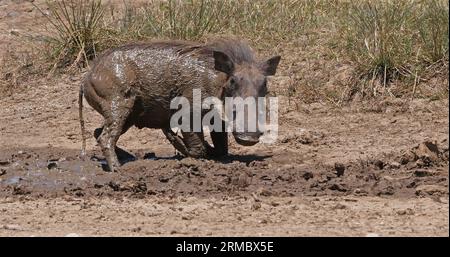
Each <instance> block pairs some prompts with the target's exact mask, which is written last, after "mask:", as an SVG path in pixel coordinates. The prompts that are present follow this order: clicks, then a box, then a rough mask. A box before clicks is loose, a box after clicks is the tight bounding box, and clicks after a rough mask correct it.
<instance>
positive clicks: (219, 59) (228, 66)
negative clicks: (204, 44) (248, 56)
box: [213, 51, 234, 75]
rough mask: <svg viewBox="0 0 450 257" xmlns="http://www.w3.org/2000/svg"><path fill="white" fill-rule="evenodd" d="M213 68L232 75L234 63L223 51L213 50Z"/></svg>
mask: <svg viewBox="0 0 450 257" xmlns="http://www.w3.org/2000/svg"><path fill="white" fill-rule="evenodd" d="M213 56H214V69H216V70H218V71H221V72H225V73H226V74H227V75H232V74H233V72H234V63H233V61H232V60H231V59H230V57H228V55H226V54H225V53H222V52H219V51H214V52H213Z"/></svg>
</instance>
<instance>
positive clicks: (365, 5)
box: [338, 0, 449, 83]
mask: <svg viewBox="0 0 450 257" xmlns="http://www.w3.org/2000/svg"><path fill="white" fill-rule="evenodd" d="M448 15H449V13H448V1H446V0H423V1H417V0H399V1H394V0H385V1H361V2H355V3H351V4H349V6H348V8H346V9H345V11H344V12H343V16H342V18H341V19H339V21H338V22H339V25H340V33H339V34H340V35H341V37H340V38H341V39H342V41H343V42H344V44H345V45H344V47H343V49H344V52H345V53H346V54H347V56H348V57H349V58H350V59H351V60H352V61H354V62H355V64H356V66H357V68H358V70H359V72H360V73H361V74H363V75H367V76H370V77H379V78H381V79H382V80H383V83H386V82H389V80H391V79H393V78H394V77H399V76H415V75H417V72H421V70H423V68H424V67H425V66H426V65H427V63H434V62H436V61H446V60H448Z"/></svg>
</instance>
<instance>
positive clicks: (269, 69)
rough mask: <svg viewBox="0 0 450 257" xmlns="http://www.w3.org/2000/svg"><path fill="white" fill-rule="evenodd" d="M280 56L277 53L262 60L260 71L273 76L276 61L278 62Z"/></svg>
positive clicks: (275, 69) (276, 64) (275, 70)
mask: <svg viewBox="0 0 450 257" xmlns="http://www.w3.org/2000/svg"><path fill="white" fill-rule="evenodd" d="M280 60H281V56H279V55H277V56H274V57H272V58H270V59H269V60H267V61H265V62H263V64H262V67H261V69H262V72H263V73H264V75H265V76H273V75H275V73H276V72H277V67H278V63H280Z"/></svg>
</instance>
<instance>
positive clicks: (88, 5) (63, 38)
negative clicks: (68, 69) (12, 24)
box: [35, 0, 105, 66]
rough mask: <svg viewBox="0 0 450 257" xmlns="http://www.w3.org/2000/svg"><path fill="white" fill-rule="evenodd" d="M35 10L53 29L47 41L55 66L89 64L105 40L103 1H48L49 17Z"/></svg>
mask: <svg viewBox="0 0 450 257" xmlns="http://www.w3.org/2000/svg"><path fill="white" fill-rule="evenodd" d="M35 7H36V8H37V9H38V10H39V11H40V12H41V13H42V14H43V15H44V16H45V17H46V18H47V20H48V22H49V24H50V25H51V27H52V32H51V33H50V35H48V36H46V40H47V42H48V43H49V45H50V49H52V51H51V53H50V57H51V58H52V59H54V60H56V63H55V65H57V66H67V65H69V64H80V63H86V62H87V60H89V59H92V58H93V57H94V56H95V55H96V52H97V48H98V46H99V44H100V43H101V37H102V33H101V32H102V29H103V28H102V26H101V22H102V18H103V15H104V10H105V9H104V6H103V5H102V3H101V0H62V1H52V2H47V7H48V14H47V13H46V12H44V11H42V10H41V9H40V8H39V7H38V6H36V5H35Z"/></svg>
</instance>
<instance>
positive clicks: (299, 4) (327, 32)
mask: <svg viewBox="0 0 450 257" xmlns="http://www.w3.org/2000/svg"><path fill="white" fill-rule="evenodd" d="M47 5H48V9H49V13H48V14H46V13H45V12H42V13H43V14H44V15H45V16H46V17H47V19H48V20H49V23H50V25H51V27H50V28H51V32H50V33H49V35H48V43H49V45H50V46H51V47H49V49H51V54H50V56H51V58H52V59H53V60H54V62H55V63H57V64H58V67H65V66H67V65H71V64H86V63H87V60H90V59H92V58H93V57H95V56H96V54H97V52H100V51H103V50H104V49H106V48H110V47H114V46H116V45H119V44H123V43H125V42H130V41H136V40H147V39H153V38H162V39H182V40H200V41H202V40H206V39H207V38H208V37H209V36H210V35H217V34H221V35H223V34H228V35H230V34H231V35H237V36H241V37H244V38H247V39H249V40H251V41H253V42H254V45H256V47H257V48H261V49H271V48H273V47H279V46H282V47H284V46H287V47H294V48H295V47H297V48H296V49H295V50H292V51H286V52H288V53H294V54H292V55H291V56H289V57H288V58H286V59H289V60H290V63H287V65H289V67H288V71H287V73H289V76H291V75H292V76H293V77H296V76H297V75H298V76H300V75H301V74H303V75H305V76H304V79H305V81H306V82H305V83H306V84H308V85H311V87H314V92H321V86H323V84H325V83H326V82H327V81H326V79H327V78H328V77H330V76H333V74H332V72H331V71H330V70H327V69H329V68H330V67H333V66H332V65H329V66H324V65H322V64H323V62H324V61H326V62H329V61H333V60H330V56H332V58H334V61H337V62H341V61H350V63H351V64H352V66H353V67H354V68H355V70H356V76H354V77H355V79H351V80H349V81H353V82H352V83H354V81H362V82H364V83H365V82H367V81H369V82H370V83H372V84H376V83H378V84H377V85H379V84H380V83H381V84H382V85H384V87H383V88H384V89H386V88H387V86H388V85H389V83H390V82H393V81H406V84H408V86H411V87H414V90H413V91H415V87H416V85H417V84H419V83H421V82H422V81H425V79H423V78H424V77H425V76H428V77H432V76H434V75H435V74H440V76H445V75H446V74H447V75H448V43H449V27H448V26H449V24H448V18H449V3H448V1H446V0H380V1H370V0H361V1H351V0H223V1H221V0H148V1H145V2H139V3H137V2H133V1H128V0H123V1H122V2H121V1H115V2H112V3H111V2H106V1H101V0H59V1H52V2H47ZM305 38H306V40H305ZM299 42H300V43H299ZM297 43H299V44H297ZM298 50H299V51H298ZM297 52H301V53H302V56H295V54H296V53H297ZM321 58H322V59H323V58H329V59H328V60H322V59H321ZM286 59H285V60H286ZM319 59H320V60H319ZM297 61H298V62H303V63H302V64H301V65H297V64H296V62H297ZM305 62H306V64H307V65H304V64H305ZM311 63H312V64H317V65H310V64H311ZM55 67H56V66H55ZM291 67H292V69H291ZM296 67H303V68H302V70H298V69H297V68H296ZM305 67H306V70H304V69H305ZM314 67H315V68H314ZM325 67H328V68H325ZM442 67H444V68H442ZM308 69H316V70H313V71H312V72H311V71H310V70H308ZM317 70H319V71H320V74H321V76H322V78H324V79H317V78H315V77H314V78H312V77H311V76H312V75H311V76H308V74H319V73H317ZM280 71H281V72H283V69H282V67H281V69H280ZM323 74H327V75H326V76H324V75H323ZM298 76H297V77H298ZM314 76H316V75H314ZM316 77H317V76H316ZM374 81H376V83H375V82H374ZM346 83H347V82H346ZM348 83H350V82H348ZM297 84H299V83H297V82H295V81H294V82H293V85H297ZM338 84H339V83H338ZM343 87H346V88H344V89H343V91H345V90H347V89H348V88H355V86H354V85H343ZM351 91H352V92H353V91H354V90H351ZM363 91H364V90H363ZM384 91H385V90H384ZM447 91H448V90H447ZM335 93H336V94H337V95H339V94H341V93H340V92H335ZM363 94H364V93H363Z"/></svg>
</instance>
